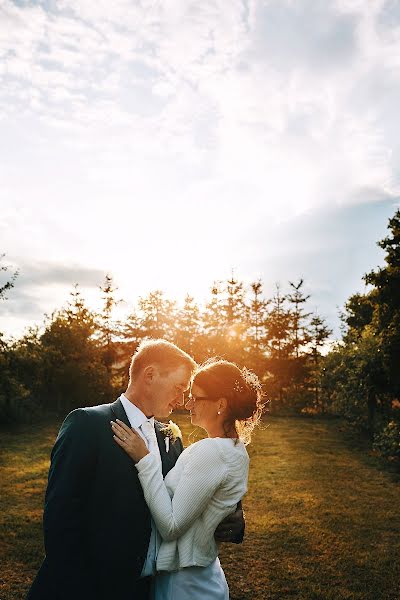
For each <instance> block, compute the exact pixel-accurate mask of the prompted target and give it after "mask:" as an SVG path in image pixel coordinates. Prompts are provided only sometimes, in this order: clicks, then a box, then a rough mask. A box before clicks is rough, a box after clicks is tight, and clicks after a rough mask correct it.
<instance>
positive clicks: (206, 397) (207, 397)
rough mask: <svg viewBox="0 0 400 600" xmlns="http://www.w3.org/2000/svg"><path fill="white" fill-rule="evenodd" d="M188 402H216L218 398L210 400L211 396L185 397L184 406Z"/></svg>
mask: <svg viewBox="0 0 400 600" xmlns="http://www.w3.org/2000/svg"><path fill="white" fill-rule="evenodd" d="M190 400H192V401H193V402H195V403H196V402H199V401H200V400H218V398H212V397H211V396H193V394H189V395H187V396H185V404H186V402H190Z"/></svg>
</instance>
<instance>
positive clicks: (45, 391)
mask: <svg viewBox="0 0 400 600" xmlns="http://www.w3.org/2000/svg"><path fill="white" fill-rule="evenodd" d="M96 327H97V323H96V315H95V314H94V313H92V312H91V311H90V310H89V309H88V307H87V306H86V304H85V301H84V299H83V298H82V296H81V293H80V291H79V286H78V285H77V284H76V285H75V286H74V290H73V291H72V292H71V300H70V301H69V302H68V304H67V306H66V308H64V309H61V310H59V311H56V312H54V313H53V314H52V315H51V317H48V318H47V321H46V323H45V330H44V332H43V334H42V335H41V337H40V344H41V351H42V361H43V374H42V382H41V384H42V385H41V394H40V397H41V401H42V403H43V407H44V408H46V409H47V410H57V411H61V412H66V411H68V410H71V409H73V408H77V407H78V406H82V404H83V403H84V404H86V405H94V404H102V403H103V402H110V401H111V400H112V398H113V389H112V386H111V385H110V381H109V377H108V373H107V369H106V367H105V365H104V362H103V355H102V347H101V345H100V343H99V340H98V339H96V335H95V334H96V333H97V329H96Z"/></svg>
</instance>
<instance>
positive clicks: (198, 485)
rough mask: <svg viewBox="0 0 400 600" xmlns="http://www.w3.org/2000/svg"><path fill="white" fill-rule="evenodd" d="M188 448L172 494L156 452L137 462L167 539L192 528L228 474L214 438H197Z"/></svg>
mask: <svg viewBox="0 0 400 600" xmlns="http://www.w3.org/2000/svg"><path fill="white" fill-rule="evenodd" d="M185 452H189V454H188V456H187V458H186V464H185V466H184V471H183V473H182V476H181V478H180V480H179V482H178V484H177V487H176V489H175V492H174V495H173V498H171V497H170V495H169V493H168V490H167V488H166V486H165V483H164V480H163V476H162V473H161V471H160V468H159V465H158V463H157V460H156V457H155V456H154V455H152V454H151V453H150V454H147V455H146V456H145V457H144V458H142V459H141V460H140V461H139V462H138V463H136V468H137V470H138V475H139V480H140V483H141V485H142V488H143V493H144V496H145V499H146V502H147V505H148V507H149V509H150V512H151V514H152V516H153V519H154V521H155V524H156V526H157V529H158V531H159V532H160V534H161V537H162V538H163V540H164V541H171V540H175V539H177V538H179V537H180V536H181V535H182V534H183V533H185V531H187V530H188V529H189V527H190V526H191V525H192V524H193V521H195V520H196V519H197V518H198V517H199V516H200V515H201V514H202V513H203V512H204V510H205V508H206V507H207V504H208V502H209V501H210V500H211V498H212V497H213V496H214V494H215V492H216V490H217V489H218V488H219V487H220V485H221V484H222V483H223V481H224V479H225V477H226V475H227V469H226V466H225V464H224V461H223V459H222V457H221V455H220V453H219V449H218V447H217V445H216V444H215V443H213V440H212V439H208V438H207V439H205V440H201V441H199V442H196V443H195V444H193V446H191V447H190V448H188V449H187V450H185Z"/></svg>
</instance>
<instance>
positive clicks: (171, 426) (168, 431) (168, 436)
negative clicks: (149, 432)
mask: <svg viewBox="0 0 400 600" xmlns="http://www.w3.org/2000/svg"><path fill="white" fill-rule="evenodd" d="M160 431H161V433H163V434H164V435H165V449H166V451H167V452H168V451H169V443H170V441H171V442H172V443H174V442H176V440H177V439H178V438H179V439H182V432H181V430H180V429H179V427H178V425H177V424H176V423H174V422H173V421H170V422H169V423H168V425H166V426H165V427H163V428H162V429H160Z"/></svg>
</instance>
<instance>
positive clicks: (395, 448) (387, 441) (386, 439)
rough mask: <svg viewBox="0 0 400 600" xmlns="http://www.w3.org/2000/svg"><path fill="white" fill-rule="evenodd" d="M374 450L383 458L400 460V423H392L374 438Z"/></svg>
mask: <svg viewBox="0 0 400 600" xmlns="http://www.w3.org/2000/svg"><path fill="white" fill-rule="evenodd" d="M374 449H375V450H378V452H380V453H381V454H382V455H383V456H386V457H388V458H391V459H400V423H398V422H396V421H390V422H389V423H387V424H386V425H385V426H384V427H383V429H381V431H380V432H379V433H377V434H376V435H375V437H374Z"/></svg>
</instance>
